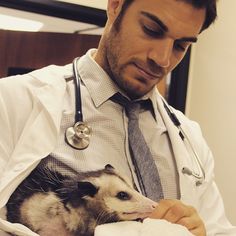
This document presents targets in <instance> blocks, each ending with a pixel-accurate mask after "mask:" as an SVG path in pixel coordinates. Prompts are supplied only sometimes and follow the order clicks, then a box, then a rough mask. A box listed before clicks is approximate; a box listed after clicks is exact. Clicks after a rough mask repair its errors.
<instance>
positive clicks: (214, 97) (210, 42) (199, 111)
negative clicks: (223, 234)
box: [186, 0, 236, 225]
mask: <svg viewBox="0 0 236 236" xmlns="http://www.w3.org/2000/svg"><path fill="white" fill-rule="evenodd" d="M235 11H236V0H220V1H219V4H218V19H217V21H216V23H215V24H214V26H213V27H212V28H210V29H208V30H207V31H206V32H204V33H202V35H201V36H200V37H199V41H198V43H197V44H196V46H195V47H194V48H193V53H192V58H191V66H190V78H189V79H190V81H189V88H188V94H187V106H186V114H187V116H189V117H190V118H191V119H194V120H196V121H198V122H199V123H200V125H201V127H202V130H203V134H204V136H205V138H206V139H207V141H208V144H209V146H210V147H211V149H212V151H213V153H214V156H215V165H216V166H215V173H216V182H217V184H218V187H219V189H220V191H221V193H222V195H223V199H224V202H225V208H226V213H227V216H228V218H229V219H230V221H231V223H233V224H234V225H236V183H235V182H236V181H235V179H236V178H235V175H236V105H235V103H236V14H235Z"/></svg>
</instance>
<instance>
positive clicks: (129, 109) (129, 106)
mask: <svg viewBox="0 0 236 236" xmlns="http://www.w3.org/2000/svg"><path fill="white" fill-rule="evenodd" d="M111 100H112V101H113V102H115V103H118V104H120V105H121V106H122V107H124V108H125V112H126V115H127V116H128V118H129V119H132V120H134V119H138V114H139V112H140V108H141V103H143V101H130V100H129V99H127V98H126V97H124V96H123V95H122V94H120V93H116V94H114V95H113V96H112V97H111Z"/></svg>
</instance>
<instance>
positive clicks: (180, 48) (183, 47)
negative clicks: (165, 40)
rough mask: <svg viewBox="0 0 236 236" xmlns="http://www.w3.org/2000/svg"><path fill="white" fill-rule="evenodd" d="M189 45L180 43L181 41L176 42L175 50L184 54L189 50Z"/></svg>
mask: <svg viewBox="0 0 236 236" xmlns="http://www.w3.org/2000/svg"><path fill="white" fill-rule="evenodd" d="M187 47H188V46H187V45H186V43H183V42H179V41H175V42H174V48H175V50H177V51H182V52H184V51H185V50H186V49H187Z"/></svg>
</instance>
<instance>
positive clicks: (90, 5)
mask: <svg viewBox="0 0 236 236" xmlns="http://www.w3.org/2000/svg"><path fill="white" fill-rule="evenodd" d="M10 2H14V1H11V0H5V1H2V0H0V14H4V15H9V16H15V17H21V18H24V19H30V20H35V21H40V22H42V23H43V27H42V28H41V29H40V31H43V32H63V33H74V32H78V33H86V34H101V33H102V31H103V25H104V23H103V22H104V17H103V21H102V23H99V21H98V20H96V19H95V18H96V17H100V15H101V14H103V15H105V9H106V5H107V0H57V1H55V0H54V1H48V0H41V1H38V2H40V3H39V4H44V5H45V6H46V4H48V2H52V5H51V6H50V7H51V8H50V10H49V11H46V13H45V12H43V13H41V12H40V11H39V12H38V13H37V11H38V10H37V9H40V6H37V5H36V6H34V8H36V9H33V8H32V7H29V9H27V6H30V2H34V3H35V2H37V0H34V1H25V2H26V4H25V8H23V7H22V6H23V5H22V4H21V3H20V4H19V2H20V1H19V0H18V5H19V7H18V5H17V4H15V5H14V4H9V3H10ZM21 2H23V1H21ZM27 2H29V4H27ZM44 2H45V3H44ZM16 3H17V1H16ZM57 4H58V5H59V6H60V5H62V6H63V7H64V5H65V7H67V8H66V9H65V10H63V9H64V8H63V9H59V11H58V13H57V11H56V8H57ZM71 4H73V5H71ZM67 5H68V6H67ZM45 6H43V8H44V9H46V8H45ZM54 6H55V7H54ZM77 8H78V11H76V9H77ZM25 9H26V10H25ZM71 9H74V12H72V13H71V12H70V11H71ZM81 9H82V10H81ZM32 11H34V12H32ZM67 11H68V12H67ZM55 12H56V17H55V16H51V15H53V14H54V13H55ZM65 12H66V13H67V14H64V13H65ZM51 13H52V14H51ZM61 13H63V14H61ZM73 15H74V17H73ZM61 17H62V18H61ZM80 17H82V18H81V19H80ZM66 18H69V19H66ZM70 18H72V19H70ZM73 18H74V19H73ZM77 18H78V19H77ZM85 22H89V23H85ZM96 23H98V25H97V24H96ZM0 28H1V22H0Z"/></svg>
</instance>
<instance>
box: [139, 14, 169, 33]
mask: <svg viewBox="0 0 236 236" xmlns="http://www.w3.org/2000/svg"><path fill="white" fill-rule="evenodd" d="M141 14H142V15H144V16H145V17H147V18H149V19H151V20H152V21H154V22H155V23H156V24H158V25H159V26H160V27H161V28H162V30H163V31H165V32H168V27H167V26H166V25H165V24H164V23H163V22H162V21H161V20H160V19H159V18H158V17H157V16H155V15H153V14H151V13H148V12H145V11H141Z"/></svg>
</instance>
